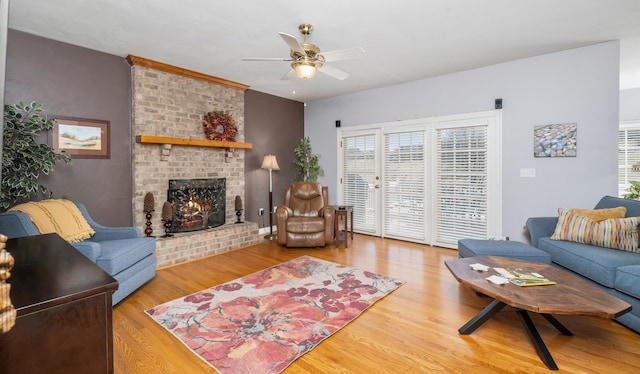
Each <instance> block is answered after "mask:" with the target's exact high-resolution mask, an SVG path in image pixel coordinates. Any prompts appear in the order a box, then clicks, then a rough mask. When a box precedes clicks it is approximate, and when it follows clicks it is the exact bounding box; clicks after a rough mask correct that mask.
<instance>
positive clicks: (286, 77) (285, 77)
mask: <svg viewBox="0 0 640 374" xmlns="http://www.w3.org/2000/svg"><path fill="white" fill-rule="evenodd" d="M295 75H296V74H295V72H294V71H293V69H289V71H287V74H285V75H283V76H282V78H280V80H283V81H288V80H290V79H293V77H295Z"/></svg>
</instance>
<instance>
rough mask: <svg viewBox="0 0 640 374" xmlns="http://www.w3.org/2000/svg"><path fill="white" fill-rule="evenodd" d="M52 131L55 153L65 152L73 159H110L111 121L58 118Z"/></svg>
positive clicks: (52, 143)
mask: <svg viewBox="0 0 640 374" xmlns="http://www.w3.org/2000/svg"><path fill="white" fill-rule="evenodd" d="M56 121H57V123H56V124H55V125H54V127H53V130H52V131H51V145H52V147H53V149H54V150H55V152H60V151H61V150H63V149H64V150H65V151H66V152H67V153H68V154H69V155H71V157H72V158H110V157H111V154H110V147H109V124H110V123H109V121H102V120H95V119H82V118H71V117H56Z"/></svg>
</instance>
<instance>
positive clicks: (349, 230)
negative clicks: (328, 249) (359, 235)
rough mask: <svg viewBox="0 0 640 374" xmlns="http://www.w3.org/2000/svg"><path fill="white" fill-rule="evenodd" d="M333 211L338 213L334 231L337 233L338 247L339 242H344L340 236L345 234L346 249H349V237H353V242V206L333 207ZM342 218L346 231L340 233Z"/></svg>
mask: <svg viewBox="0 0 640 374" xmlns="http://www.w3.org/2000/svg"><path fill="white" fill-rule="evenodd" d="M331 207H332V208H333V209H335V211H336V219H335V225H334V230H335V232H336V246H337V245H338V242H340V241H342V240H341V239H340V236H341V235H340V234H341V233H344V247H345V248H348V247H349V235H351V240H353V205H331ZM340 217H342V221H343V222H344V226H343V227H344V231H342V232H341V231H340Z"/></svg>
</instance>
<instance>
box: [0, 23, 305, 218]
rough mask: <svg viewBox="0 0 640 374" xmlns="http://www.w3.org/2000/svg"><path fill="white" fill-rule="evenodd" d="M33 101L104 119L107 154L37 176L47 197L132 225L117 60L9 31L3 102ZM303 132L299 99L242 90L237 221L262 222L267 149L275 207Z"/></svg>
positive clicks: (126, 124) (125, 112)
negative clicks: (273, 162)
mask: <svg viewBox="0 0 640 374" xmlns="http://www.w3.org/2000/svg"><path fill="white" fill-rule="evenodd" d="M134 52H135V51H132V53H134ZM34 100H35V101H38V102H40V103H42V104H43V106H44V110H45V112H46V113H47V114H49V115H58V116H64V117H80V118H90V119H101V120H107V121H110V123H111V128H110V130H111V137H110V138H111V139H110V143H111V158H110V159H73V163H72V165H70V166H67V165H64V164H59V165H57V166H56V167H55V169H54V171H53V173H52V174H51V175H50V176H44V177H43V179H42V181H43V184H45V185H47V186H49V187H50V188H51V189H52V190H53V192H54V195H53V197H54V198H67V199H70V200H73V201H77V202H81V203H84V204H85V205H87V208H88V210H89V212H90V213H91V215H92V217H93V218H94V219H95V220H96V221H98V222H99V223H101V224H103V225H107V226H125V225H131V224H132V222H133V220H132V215H133V214H143V213H142V212H132V198H133V193H132V165H131V145H132V135H131V123H130V120H131V74H130V66H129V65H128V64H127V62H126V61H125V60H124V58H122V57H119V56H114V55H109V54H106V53H101V52H96V51H93V50H90V49H86V48H82V47H78V46H74V45H70V44H66V43H61V42H58V41H54V40H51V39H46V38H42V37H38V36H34V35H31V34H27V33H23V32H20V31H16V30H9V34H8V42H7V72H6V83H5V103H6V104H13V103H17V102H19V101H24V102H31V101H34ZM303 136H304V104H303V103H300V102H297V101H292V100H288V99H283V98H280V97H277V96H273V95H268V94H265V93H261V92H258V91H253V90H247V91H246V92H245V140H244V141H245V142H248V143H252V144H253V149H250V150H246V151H245V174H246V175H245V188H246V190H245V201H244V206H245V211H244V215H243V219H244V220H247V221H253V222H257V223H258V225H259V226H260V227H267V226H268V225H269V216H268V212H269V208H268V205H269V172H268V171H266V170H261V169H260V165H261V163H262V158H263V157H264V155H266V154H269V153H271V154H275V155H276V157H277V159H278V164H279V166H280V170H279V171H274V172H273V191H274V194H273V203H274V205H279V204H281V203H282V200H283V194H284V187H285V186H286V185H287V184H289V183H291V182H293V177H294V174H295V167H294V165H293V147H294V146H295V145H296V144H297V143H298V142H299V141H300V139H301V138H302V137H303ZM42 141H43V142H46V141H47V140H46V137H43V139H42ZM259 208H264V209H265V215H264V217H260V216H259V215H258V209H259ZM155 214H159V212H156V213H155ZM274 223H275V221H274Z"/></svg>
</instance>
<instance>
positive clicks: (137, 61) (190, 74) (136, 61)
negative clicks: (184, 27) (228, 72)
mask: <svg viewBox="0 0 640 374" xmlns="http://www.w3.org/2000/svg"><path fill="white" fill-rule="evenodd" d="M127 62H129V65H131V66H133V65H138V66H144V67H147V68H151V69H155V70H159V71H164V72H166V73H171V74H176V75H181V76H183V77H187V78H193V79H198V80H201V81H205V82H209V83H214V84H218V85H220V86H225V87H230V88H235V89H238V90H242V91H246V90H247V89H249V86H247V85H246V84H242V83H238V82H234V81H230V80H227V79H223V78H218V77H214V76H213V75H207V74H203V73H198V72H197V71H193V70H189V69H184V68H179V67H177V66H173V65H169V64H165V63H163V62H158V61H153V60H149V59H146V58H144V57H138V56H134V55H128V56H127Z"/></svg>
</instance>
